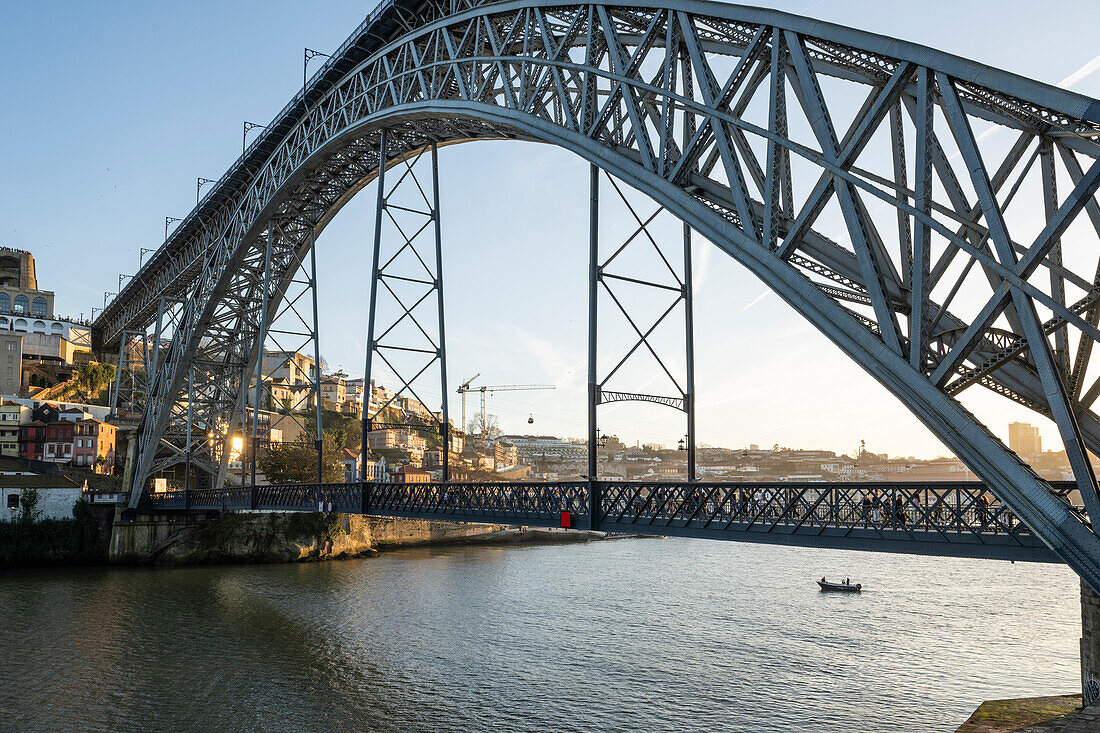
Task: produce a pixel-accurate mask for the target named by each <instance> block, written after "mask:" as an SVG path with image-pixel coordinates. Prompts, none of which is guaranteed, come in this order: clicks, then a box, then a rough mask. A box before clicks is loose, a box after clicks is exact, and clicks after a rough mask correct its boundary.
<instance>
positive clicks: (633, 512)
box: [600, 482, 1031, 536]
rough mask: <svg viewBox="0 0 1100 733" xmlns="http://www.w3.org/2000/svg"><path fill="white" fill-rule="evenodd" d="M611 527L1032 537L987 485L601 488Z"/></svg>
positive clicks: (602, 514)
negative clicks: (844, 531) (779, 527)
mask: <svg viewBox="0 0 1100 733" xmlns="http://www.w3.org/2000/svg"><path fill="white" fill-rule="evenodd" d="M601 487H602V500H601V503H600V520H601V523H602V524H604V525H605V526H606V525H614V526H616V527H622V526H623V525H631V526H636V525H642V524H644V525H653V524H656V525H658V526H661V525H667V526H681V527H686V526H696V527H700V528H706V529H721V528H728V529H733V528H736V529H738V530H740V531H753V530H755V531H769V530H773V529H776V528H777V526H778V525H782V526H783V527H784V528H789V529H799V530H802V529H805V530H811V529H814V528H818V529H826V528H832V529H835V530H857V529H864V530H876V531H885V530H896V531H903V532H934V533H941V534H945V533H954V534H960V535H976V534H995V535H996V534H1004V535H1007V536H1023V535H1030V534H1031V532H1030V530H1029V529H1028V527H1027V525H1025V524H1023V523H1022V522H1020V521H1019V519H1018V518H1017V517H1016V516H1015V515H1014V514H1013V513H1012V512H1011V511H1009V509H1008V508H1007V507H1006V506H1005V505H1004V504H1002V503H1001V502H1000V500H998V499H997V498H996V497H995V496H994V495H993V494H992V493H991V492H990V491H989V490H988V489H986V487H985V486H984V485H982V484H980V483H940V482H936V483H907V482H899V483H891V484H885V483H880V482H875V483H851V484H822V483H799V484H792V483H777V484H720V483H709V484H708V483H697V484H691V485H689V484H682V483H660V484H650V483H637V482H621V483H612V482H601Z"/></svg>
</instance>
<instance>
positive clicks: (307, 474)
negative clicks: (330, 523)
mask: <svg viewBox="0 0 1100 733" xmlns="http://www.w3.org/2000/svg"><path fill="white" fill-rule="evenodd" d="M322 445H323V446H324V447H323V449H322V451H321V460H322V463H321V481H322V483H339V482H341V481H343V480H344V465H343V464H342V463H340V461H339V459H338V456H339V453H338V451H337V449H336V445H335V443H333V440H332V436H331V435H329V434H327V433H326V435H325V437H324V440H323V441H322ZM259 468H260V470H261V471H263V472H264V475H265V476H267V480H268V481H270V482H271V483H273V484H311V483H313V482H315V481H316V480H317V448H316V446H315V445H314V443H313V441H312V440H311V439H310V436H308V435H305V434H302V435H300V436H299V437H298V440H296V441H294V442H292V443H273V444H272V445H271V447H270V448H268V449H267V450H266V451H264V454H263V455H262V456H260V459H259Z"/></svg>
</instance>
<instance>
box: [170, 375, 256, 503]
mask: <svg viewBox="0 0 1100 733" xmlns="http://www.w3.org/2000/svg"><path fill="white" fill-rule="evenodd" d="M194 404H195V367H191V369H190V370H189V371H188V374H187V453H186V454H185V456H184V464H183V466H184V468H183V471H184V473H183V507H184V509H190V508H191V450H192V445H193V441H194V438H193V437H192V434H191V425H192V420H193V418H194ZM252 483H253V484H255V483H256V477H255V475H253V477H252Z"/></svg>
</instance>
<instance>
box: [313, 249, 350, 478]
mask: <svg viewBox="0 0 1100 733" xmlns="http://www.w3.org/2000/svg"><path fill="white" fill-rule="evenodd" d="M314 231H315V230H314V228H313V227H310V230H309V269H310V285H309V289H310V290H311V291H313V368H314V382H313V399H314V400H315V405H314V413H315V414H316V416H317V434H316V438H317V442H316V445H317V483H319V484H320V483H324V473H325V455H324V454H325V435H324V433H323V432H322V431H321V430H322V427H323V426H322V424H321V333H320V332H319V331H318V330H317V328H318V322H317V246H316V245H317V242H316V240H315V239H314V236H315V234H314ZM341 448H342V446H337V449H341Z"/></svg>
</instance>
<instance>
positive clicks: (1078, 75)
mask: <svg viewBox="0 0 1100 733" xmlns="http://www.w3.org/2000/svg"><path fill="white" fill-rule="evenodd" d="M1098 70H1100V56H1097V57H1096V58H1094V59H1093V60H1092V61H1090V62H1088V63H1087V64H1085V65H1084V66H1082V67H1081V68H1080V69H1078V70H1077V71H1075V72H1073V73H1072V74H1070V75H1069V76H1067V77H1066V78H1065V79H1062V81H1060V82H1058V86H1060V87H1061V88H1062V89H1070V88H1072V87H1073V85H1074V84H1076V83H1078V82H1079V81H1082V80H1083V79H1086V78H1088V77H1090V76H1092V75H1093V74H1095V73H1096V72H1097V71H1098Z"/></svg>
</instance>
